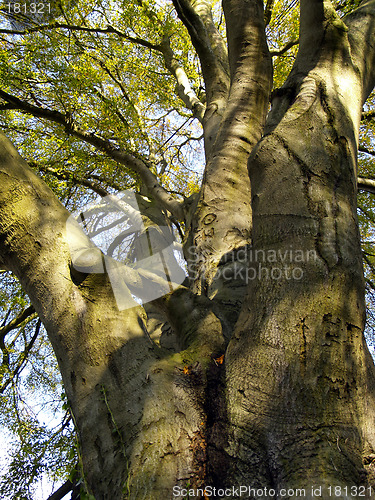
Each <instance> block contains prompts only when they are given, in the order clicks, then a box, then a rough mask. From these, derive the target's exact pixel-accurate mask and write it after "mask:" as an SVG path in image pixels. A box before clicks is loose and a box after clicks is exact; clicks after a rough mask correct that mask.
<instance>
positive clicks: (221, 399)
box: [0, 0, 375, 500]
mask: <svg viewBox="0 0 375 500" xmlns="http://www.w3.org/2000/svg"><path fill="white" fill-rule="evenodd" d="M173 3H174V5H175V8H176V11H177V13H178V15H179V17H180V18H181V20H182V22H184V23H185V25H186V27H187V28H188V30H189V33H190V36H191V39H192V42H193V44H194V46H195V48H196V51H197V54H198V56H199V57H200V60H201V65H202V71H203V75H204V78H205V83H206V87H207V103H206V107H205V109H204V112H203V110H202V106H201V105H199V110H198V111H197V116H198V115H199V117H200V120H201V121H202V124H203V126H204V130H205V144H206V159H207V166H206V170H205V175H204V179H203V184H202V188H201V191H200V194H199V197H198V198H197V199H195V200H194V202H193V204H192V205H191V206H190V207H189V206H187V205H186V206H184V207H183V206H181V204H177V203H176V202H175V200H173V199H169V198H168V194H167V193H166V192H165V191H163V190H162V189H158V186H156V184H154V179H152V178H151V177H150V175H151V173H150V174H149V173H148V172H147V171H145V170H144V168H147V167H145V166H144V165H143V164H141V163H139V162H138V163H136V162H135V161H133V159H131V158H128V157H126V158H125V157H124V156H121V155H120V153H116V154H117V156H119V155H120V156H121V158H120V156H119V161H123V162H128V163H129V162H130V163H131V162H132V161H133V163H132V168H134V169H135V170H136V171H137V172H138V173H139V174H140V175H141V177H142V175H143V176H144V182H145V183H146V184H147V183H148V184H149V188H150V192H151V195H153V196H154V198H155V200H156V201H157V202H158V203H159V206H160V207H161V208H162V209H164V210H165V209H169V210H170V212H171V213H173V215H174V216H175V217H178V218H180V219H181V220H184V221H185V222H186V224H187V226H188V227H189V234H188V237H187V239H186V241H185V253H186V257H187V261H188V263H189V259H190V265H192V260H194V261H195V267H194V273H192V275H191V276H190V280H189V283H188V284H185V285H186V286H181V287H179V288H178V289H177V290H176V291H174V292H171V293H170V294H168V295H166V296H164V297H162V298H160V299H158V300H156V301H155V302H154V303H153V304H152V305H149V306H147V307H141V306H137V307H134V308H132V309H127V310H125V311H119V310H118V308H117V305H116V301H115V298H114V296H113V292H112V288H111V284H110V280H109V278H108V276H106V275H105V274H95V273H91V274H83V273H79V272H77V271H75V270H74V269H73V266H72V263H71V256H70V252H69V245H68V242H67V236H66V220H67V217H68V215H69V214H68V213H67V212H66V210H65V209H64V208H63V207H62V206H61V205H60V203H59V202H58V200H57V199H56V198H55V196H54V195H53V193H52V192H51V191H50V190H49V189H48V188H47V187H46V185H45V184H44V183H43V181H42V180H41V179H40V178H38V177H37V176H36V175H35V174H34V173H33V172H32V171H31V169H30V168H29V167H28V165H27V164H26V163H25V162H24V161H23V160H22V159H21V158H20V156H19V155H18V153H17V152H16V151H15V149H14V147H13V146H12V145H11V144H10V143H9V141H7V139H6V138H5V137H2V138H1V148H0V150H1V151H0V179H1V184H0V186H1V189H0V207H1V208H0V256H1V262H2V265H3V267H5V268H6V269H9V270H11V271H13V272H14V273H15V274H16V275H17V276H18V278H19V279H20V281H21V283H22V286H23V287H24V289H25V291H26V292H27V293H28V295H29V297H30V299H31V301H32V304H33V306H34V308H35V310H36V311H37V313H38V314H39V316H40V318H41V320H42V321H43V323H44V325H45V327H46V329H47V332H48V335H49V338H50V340H51V343H52V345H53V348H54V350H55V353H56V356H57V359H58V362H59V367H60V370H61V374H62V377H63V381H64V385H65V388H66V392H67V395H68V398H69V402H70V404H71V409H72V414H73V417H74V421H75V424H76V427H77V431H78V435H79V439H80V444H81V456H82V462H83V469H84V474H85V481H86V483H87V487H88V489H89V491H90V492H92V494H93V495H94V496H95V498H96V499H97V500H101V499H110V500H112V499H120V498H123V499H134V500H138V499H156V500H159V499H160V500H162V499H163V500H164V499H166V498H173V487H174V486H179V487H181V488H186V487H187V486H188V485H189V487H190V488H198V487H204V486H209V485H212V486H215V487H217V488H219V487H228V486H240V485H251V486H252V487H254V488H259V489H263V490H264V489H265V488H267V491H268V492H269V490H270V489H271V490H272V489H274V490H275V491H279V492H280V489H281V488H286V489H288V488H289V489H291V488H293V489H294V491H296V490H297V489H299V488H306V495H303V497H304V498H313V496H312V493H311V487H312V486H314V485H315V486H322V487H324V488H328V487H329V486H333V487H335V486H337V487H341V490H340V491H341V492H340V494H339V495H336V496H335V498H356V496H355V495H354V493H353V491H354V490H352V491H351V490H350V487H352V486H358V485H364V486H366V487H367V486H369V485H370V484H371V477H370V478H369V477H368V474H367V471H366V468H365V465H366V457H368V456H369V455H371V454H373V453H374V452H375V428H374V426H375V419H374V417H375V414H374V398H375V392H374V391H375V385H374V384H375V368H374V364H373V362H372V359H371V357H370V355H369V352H368V350H367V347H366V344H365V342H364V338H363V328H364V319H365V305H364V280H363V270H362V260H361V249H360V241H359V233H358V221H357V216H356V193H357V172H356V157H357V147H358V129H359V122H360V117H361V110H362V105H363V103H364V101H365V100H366V98H367V96H368V94H369V93H370V91H371V90H372V89H373V87H374V84H375V47H374V46H373V44H374V41H373V40H374V39H375V37H374V35H375V0H367V1H365V2H362V3H361V5H360V7H359V8H358V9H357V10H356V11H354V13H352V14H351V15H350V16H348V17H347V18H345V19H344V20H340V19H339V18H338V17H337V15H336V13H335V11H334V9H333V7H332V5H331V3H330V2H329V1H328V0H301V37H300V48H299V53H298V57H297V60H296V63H295V65H294V67H293V69H292V71H291V73H290V75H289V77H288V79H287V81H286V82H285V84H284V85H283V87H282V88H281V89H277V91H274V92H273V100H272V109H271V111H270V112H269V113H268V104H269V96H270V93H271V85H272V65H271V56H270V53H269V51H268V48H267V44H266V38H265V30H264V12H263V2H262V1H261V0H235V1H230V2H229V1H224V2H223V7H224V13H225V18H226V26H227V40H228V43H227V46H226V45H225V44H224V43H223V40H222V39H221V38H220V35H219V33H218V32H217V30H216V28H215V26H214V24H213V21H212V15H211V11H210V5H209V2H207V1H203V0H202V1H200V0H191V1H190V0H175V1H174V2H173ZM163 44H164V45H161V46H160V50H161V51H164V52H163V53H164V57H165V59H166V66H167V67H168V68H169V70H170V71H171V73H172V74H175V76H176V79H178V78H180V84H181V89H180V90H181V92H182V93H183V92H184V89H185V90H186V89H187V91H188V92H189V93H191V92H190V91H191V89H190V88H189V87H188V86H187V85H184V84H183V82H185V79H184V75H183V74H182V73H181V72H179V71H178V70H179V68H178V67H177V66H176V64H175V63H174V62H173V58H172V56H171V57H169V56H170V53H169V52H168V50H169V49H168V44H167V41H166V40H164V41H163ZM168 54H169V55H168ZM3 97H4V96H3ZM185 97H186V96H185ZM188 97H189V96H188ZM186 98H187V97H186ZM190 98H191V99H192V100H191V99H190V100H189V101H188V100H187V101H186V102H190V103H191V106H192V108H193V106H195V104H196V103H195V100H194V99H195V98H194V96H193V97H191V96H190ZM16 104H17V105H18V106H20V107H21V108H22V103H20V102H18V103H16ZM28 112H32V110H30V109H29V110H28ZM38 112H39V115H40V113H41V112H40V110H39V111H38ZM43 118H45V119H52V118H51V117H48V116H47V114H46V113H44V116H43ZM53 119H54V120H55V121H56V120H57V119H61V120H63V117H58V116H57V115H54V117H53ZM72 133H75V134H81V136H82V137H81V138H82V140H85V137H84V134H83V133H81V131H77V130H74V131H72ZM90 141H91V143H92V144H94V145H95V146H97V147H98V148H101V149H102V150H105V145H103V144H99V143H95V138H92V137H91V138H90ZM108 154H112V152H111V151H108ZM191 247H193V248H194V252H193V253H194V255H192V254H191V253H190V250H191ZM245 254H246V255H247V257H248V260H246V261H244V260H243V256H244V255H245ZM193 257H194V259H193ZM190 268H191V267H190ZM151 310H152V311H153V312H155V311H157V313H158V314H159V315H160V317H161V318H162V320H161V323H163V324H164V328H163V329H161V328H159V327H158V326H157V327H155V324H154V323H152V321H151V320H150V318H151V316H152V315H151V314H150V311H151ZM154 317H155V316H154ZM166 337H168V338H169V341H168V342H169V343H168V345H167V344H166V340H165V339H166ZM171 339H172V340H171ZM345 487H348V488H349V490H345V489H344V488H345ZM373 488H374V486H373ZM327 491H328V490H327V489H326V493H325V495H326V498H328V494H327ZM366 495H367V497H369V498H370V493H369V490H368V489H367V490H366ZM258 496H259V494H258ZM301 496H302V495H301ZM292 497H294V498H296V496H293V495H292V494H291V493H290V494H289V496H287V495H284V496H281V493H279V494H278V496H277V498H292ZM323 497H324V495H323ZM200 498H203V495H200ZM225 498H236V495H235V494H234V493H230V492H228V494H226V496H225ZM244 498H257V495H256V494H250V493H247V496H246V495H245V496H244ZM262 498H276V497H274V496H273V495H271V494H270V493H265V495H264V496H263V497H262Z"/></svg>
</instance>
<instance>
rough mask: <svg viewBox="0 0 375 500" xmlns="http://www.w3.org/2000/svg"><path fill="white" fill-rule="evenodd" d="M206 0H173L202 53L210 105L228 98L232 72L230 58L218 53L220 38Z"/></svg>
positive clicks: (203, 70) (193, 40) (198, 51)
mask: <svg viewBox="0 0 375 500" xmlns="http://www.w3.org/2000/svg"><path fill="white" fill-rule="evenodd" d="M206 3H207V2H204V1H195V2H194V3H192V2H191V1H190V0H173V5H174V6H175V9H176V11H177V14H178V16H179V18H180V19H181V21H182V22H183V23H184V25H185V26H186V28H187V30H188V32H189V35H190V38H191V41H192V43H193V45H194V47H195V50H196V51H197V54H198V56H199V59H200V63H201V67H202V73H203V78H204V81H205V86H206V95H207V105H208V106H209V105H211V104H212V102H213V101H217V100H221V99H223V98H224V99H225V97H226V95H227V93H228V89H229V75H228V66H227V61H225V60H223V55H222V53H221V54H220V55H219V56H218V52H217V50H218V46H219V45H218V44H217V40H216V41H215V42H214V40H213V34H212V27H211V23H212V19H211V20H210V15H209V14H208V12H207V5H206ZM200 14H201V15H202V16H203V18H202V17H201V15H200ZM207 26H208V29H207ZM215 29H216V28H215ZM217 36H219V35H215V39H216V38H217ZM212 42H214V43H212ZM221 44H222V42H221ZM214 46H215V48H214Z"/></svg>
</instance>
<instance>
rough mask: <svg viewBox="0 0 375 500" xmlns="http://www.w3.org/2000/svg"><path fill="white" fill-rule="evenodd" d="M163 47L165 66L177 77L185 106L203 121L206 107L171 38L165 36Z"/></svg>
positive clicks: (180, 94)
mask: <svg viewBox="0 0 375 500" xmlns="http://www.w3.org/2000/svg"><path fill="white" fill-rule="evenodd" d="M161 47H162V50H163V56H164V63H165V67H166V68H167V69H168V71H169V72H170V73H171V74H172V75H173V76H174V77H175V79H176V82H177V89H178V95H179V96H180V98H181V99H182V101H183V102H184V104H185V106H186V107H187V108H188V109H191V110H192V111H193V112H194V116H196V117H197V118H198V120H199V121H200V122H201V123H203V117H204V112H205V110H206V107H205V105H204V104H202V103H201V101H200V100H199V99H198V97H197V96H196V94H195V92H194V90H193V89H192V88H191V85H190V82H189V79H188V77H187V75H186V73H185V70H184V69H183V67H182V66H181V64H180V63H179V62H178V60H177V59H176V57H175V56H174V53H173V51H172V48H171V45H170V42H169V38H167V37H165V38H164V39H163V41H162V43H161Z"/></svg>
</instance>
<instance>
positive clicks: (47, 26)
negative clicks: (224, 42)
mask: <svg viewBox="0 0 375 500" xmlns="http://www.w3.org/2000/svg"><path fill="white" fill-rule="evenodd" d="M58 28H59V29H64V30H69V31H82V32H85V33H94V34H98V35H99V34H102V35H107V34H115V35H118V36H119V37H121V38H124V39H126V40H128V41H129V42H131V43H134V44H137V45H141V46H142V47H146V48H148V49H152V50H156V51H159V52H160V46H159V45H155V44H153V43H151V42H148V41H147V40H144V39H143V38H140V37H133V36H130V35H127V34H126V33H124V32H123V31H121V30H119V29H117V28H114V27H113V26H111V25H107V26H106V27H105V28H99V27H96V28H89V27H87V26H76V25H74V24H67V23H58V22H54V23H50V24H42V25H40V26H35V27H33V28H28V29H25V30H10V29H7V28H1V29H0V33H3V34H5V35H28V34H30V33H36V32H41V31H50V30H53V29H58Z"/></svg>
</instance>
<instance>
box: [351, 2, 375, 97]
mask: <svg viewBox="0 0 375 500" xmlns="http://www.w3.org/2000/svg"><path fill="white" fill-rule="evenodd" d="M344 21H345V23H346V25H347V26H348V28H349V41H350V46H351V49H352V54H353V59H354V62H355V64H356V65H357V67H358V69H359V71H360V73H361V77H362V102H363V103H364V102H365V101H366V99H367V97H368V96H369V95H370V93H371V91H372V89H373V88H374V85H375V0H366V1H364V2H361V4H360V6H359V7H358V8H357V9H356V10H354V11H353V12H352V13H351V14H349V15H348V16H346V17H345V18H344Z"/></svg>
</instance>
